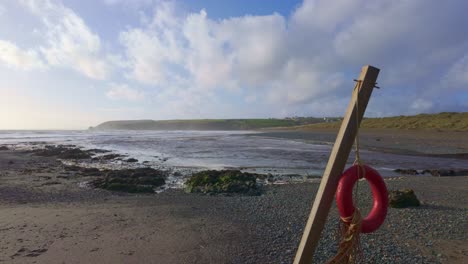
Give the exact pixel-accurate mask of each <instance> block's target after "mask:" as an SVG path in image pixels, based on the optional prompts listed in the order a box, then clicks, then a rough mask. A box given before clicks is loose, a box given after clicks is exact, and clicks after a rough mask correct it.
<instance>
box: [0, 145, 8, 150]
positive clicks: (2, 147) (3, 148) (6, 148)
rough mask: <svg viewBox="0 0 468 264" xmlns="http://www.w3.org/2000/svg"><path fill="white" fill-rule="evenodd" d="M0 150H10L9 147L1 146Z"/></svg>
mask: <svg viewBox="0 0 468 264" xmlns="http://www.w3.org/2000/svg"><path fill="white" fill-rule="evenodd" d="M0 150H10V149H9V148H8V147H7V146H0Z"/></svg>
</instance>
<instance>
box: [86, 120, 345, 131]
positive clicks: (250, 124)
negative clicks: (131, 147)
mask: <svg viewBox="0 0 468 264" xmlns="http://www.w3.org/2000/svg"><path fill="white" fill-rule="evenodd" d="M333 120H338V119H337V118H335V119H333ZM319 122H323V118H314V117H301V118H294V119H292V118H287V119H277V118H257V119H191V120H159V121H155V120H121V121H108V122H104V123H102V124H100V125H98V126H96V127H94V128H90V129H98V130H252V129H262V128H275V127H276V128H278V127H291V126H301V125H307V124H313V123H319Z"/></svg>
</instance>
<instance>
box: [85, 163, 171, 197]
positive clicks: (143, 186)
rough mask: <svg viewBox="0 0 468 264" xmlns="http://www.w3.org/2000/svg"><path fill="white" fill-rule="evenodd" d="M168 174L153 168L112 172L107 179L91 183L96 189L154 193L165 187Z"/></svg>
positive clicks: (108, 172) (106, 174)
mask: <svg viewBox="0 0 468 264" xmlns="http://www.w3.org/2000/svg"><path fill="white" fill-rule="evenodd" d="M166 176H167V172H165V171H161V170H155V169H152V168H137V169H123V170H110V171H107V172H106V173H105V177H104V178H101V179H97V180H94V181H92V182H91V185H92V186H94V187H96V188H101V189H106V190H111V191H122V192H129V193H153V192H154V188H156V187H160V186H162V185H164V184H165V183H166V182H165V178H166Z"/></svg>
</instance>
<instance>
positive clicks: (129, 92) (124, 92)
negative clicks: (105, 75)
mask: <svg viewBox="0 0 468 264" xmlns="http://www.w3.org/2000/svg"><path fill="white" fill-rule="evenodd" d="M106 96H107V97H108V98H109V99H112V100H126V101H133V102H136V101H141V100H143V99H144V98H145V95H144V93H143V92H142V91H139V90H137V89H132V88H130V87H128V85H126V84H112V85H111V87H110V89H109V90H108V91H107V93H106Z"/></svg>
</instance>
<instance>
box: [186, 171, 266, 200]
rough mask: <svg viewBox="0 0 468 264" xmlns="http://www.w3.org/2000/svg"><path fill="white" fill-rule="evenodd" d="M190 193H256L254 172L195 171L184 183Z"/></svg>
mask: <svg viewBox="0 0 468 264" xmlns="http://www.w3.org/2000/svg"><path fill="white" fill-rule="evenodd" d="M185 190H186V191H187V192H191V193H209V194H216V193H242V194H250V195H257V194H259V190H258V187H257V181H256V174H252V173H248V172H241V171H239V170H220V171H216V170H207V171H201V172H198V173H195V174H193V175H192V177H191V178H190V179H189V180H187V182H186V183H185Z"/></svg>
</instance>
